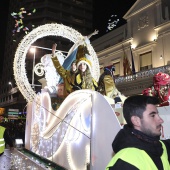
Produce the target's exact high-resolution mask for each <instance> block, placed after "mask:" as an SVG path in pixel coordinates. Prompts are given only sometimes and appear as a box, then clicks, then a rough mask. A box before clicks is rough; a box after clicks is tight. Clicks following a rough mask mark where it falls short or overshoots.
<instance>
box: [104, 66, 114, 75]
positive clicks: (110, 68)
mask: <svg viewBox="0 0 170 170" xmlns="http://www.w3.org/2000/svg"><path fill="white" fill-rule="evenodd" d="M114 72H115V66H113V65H112V66H108V67H104V73H105V75H111V76H113V75H114Z"/></svg>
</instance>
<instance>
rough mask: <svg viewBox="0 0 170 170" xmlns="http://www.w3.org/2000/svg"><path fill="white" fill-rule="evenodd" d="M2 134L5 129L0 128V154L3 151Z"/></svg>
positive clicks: (3, 141)
mask: <svg viewBox="0 0 170 170" xmlns="http://www.w3.org/2000/svg"><path fill="white" fill-rule="evenodd" d="M4 132H5V128H4V127H2V126H0V154H1V153H3V152H4V150H5V140H4Z"/></svg>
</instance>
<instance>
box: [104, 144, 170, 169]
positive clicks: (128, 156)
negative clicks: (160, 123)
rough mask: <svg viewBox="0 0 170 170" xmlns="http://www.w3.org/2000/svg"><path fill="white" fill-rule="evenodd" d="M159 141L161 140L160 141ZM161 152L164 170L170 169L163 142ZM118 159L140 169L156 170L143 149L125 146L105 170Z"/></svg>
mask: <svg viewBox="0 0 170 170" xmlns="http://www.w3.org/2000/svg"><path fill="white" fill-rule="evenodd" d="M160 142H161V141H160ZM161 143H162V147H163V154H162V156H161V161H162V164H163V167H164V170H170V164H169V162H168V155H167V150H166V147H165V145H164V143H163V142H161ZM118 159H121V160H123V161H125V162H127V163H129V164H131V165H133V166H135V167H136V168H138V169H140V170H146V169H147V170H158V168H157V167H156V165H155V163H154V162H153V160H152V159H151V158H150V156H149V155H148V154H147V153H146V152H145V151H143V150H140V149H137V148H125V149H122V150H120V151H119V152H118V153H117V154H116V155H115V156H113V158H112V159H111V161H110V162H109V164H108V165H107V167H106V170H109V167H112V166H113V165H114V164H115V163H116V162H117V160H118Z"/></svg>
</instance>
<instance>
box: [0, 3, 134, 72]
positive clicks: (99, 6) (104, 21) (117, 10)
mask: <svg viewBox="0 0 170 170" xmlns="http://www.w3.org/2000/svg"><path fill="white" fill-rule="evenodd" d="M135 2H136V0H104V1H99V0H94V14H93V15H94V22H93V25H94V29H98V30H99V34H98V35H97V36H95V37H96V38H98V37H100V36H102V35H104V34H106V33H108V32H109V31H112V30H114V29H115V28H117V27H119V26H121V25H122V24H124V23H125V20H124V19H122V17H123V16H124V15H125V14H126V12H127V11H128V10H129V9H130V7H131V6H132V5H133V4H134V3H135ZM8 5H9V0H1V5H0V21H1V24H0V44H1V50H0V61H1V65H2V63H3V54H4V47H5V35H6V26H7V17H8V13H9V11H8ZM15 12H16V11H15ZM112 15H117V17H115V19H119V21H118V23H117V26H116V27H114V28H113V29H111V30H109V31H107V30H108V29H107V27H108V20H109V19H110V18H111V16H112ZM112 20H114V18H112ZM11 31H12V30H11ZM1 72H2V66H1V67H0V74H1Z"/></svg>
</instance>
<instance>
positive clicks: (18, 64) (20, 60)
mask: <svg viewBox="0 0 170 170" xmlns="http://www.w3.org/2000/svg"><path fill="white" fill-rule="evenodd" d="M46 36H61V37H64V38H66V39H69V40H70V41H72V42H73V43H76V42H78V41H80V40H82V39H83V38H84V37H83V36H82V35H81V34H80V33H79V32H78V31H76V30H74V29H72V28H70V27H67V26H64V25H62V24H45V25H42V26H39V27H37V28H35V29H34V30H32V31H31V32H30V33H29V34H27V35H26V36H25V37H24V38H23V40H22V41H21V42H20V44H19V45H18V48H17V50H16V53H15V58H14V64H13V70H14V77H15V80H16V84H17V86H18V88H19V90H20V92H21V93H22V95H23V96H24V97H25V98H26V100H27V101H28V102H32V101H33V100H34V98H35V96H36V94H35V92H34V91H33V89H32V88H31V85H30V83H29V81H28V78H27V74H26V69H25V59H26V54H27V52H28V50H29V48H30V47H31V45H32V44H33V43H34V42H35V41H36V40H37V39H40V38H43V37H46ZM87 48H88V50H89V53H90V55H91V61H92V63H93V67H92V76H93V77H94V79H95V80H96V81H98V79H99V76H100V69H99V62H98V58H97V55H96V53H95V51H94V49H93V47H92V46H91V44H88V46H87Z"/></svg>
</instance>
